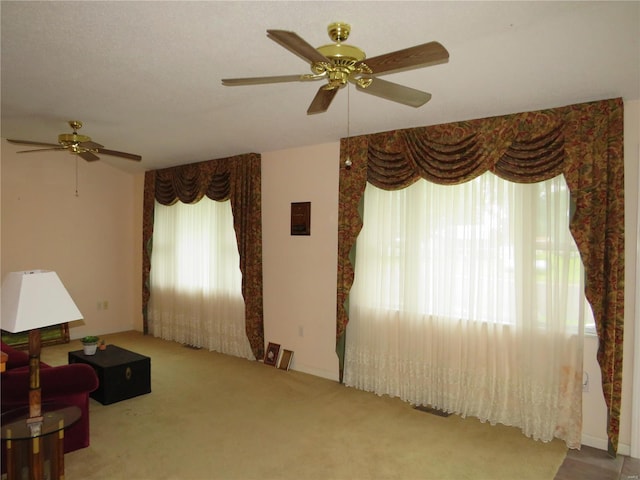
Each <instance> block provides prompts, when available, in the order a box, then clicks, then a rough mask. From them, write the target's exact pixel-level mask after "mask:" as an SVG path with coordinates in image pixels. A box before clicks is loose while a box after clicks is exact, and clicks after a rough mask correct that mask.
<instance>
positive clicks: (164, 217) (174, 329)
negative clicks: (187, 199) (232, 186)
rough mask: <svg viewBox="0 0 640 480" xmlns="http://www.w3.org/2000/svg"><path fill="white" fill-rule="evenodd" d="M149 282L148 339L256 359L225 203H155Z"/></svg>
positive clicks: (229, 215) (226, 204) (228, 203)
mask: <svg viewBox="0 0 640 480" xmlns="http://www.w3.org/2000/svg"><path fill="white" fill-rule="evenodd" d="M150 283H151V295H150V298H149V331H150V333H151V334H152V335H154V336H156V337H160V338H164V339H166V340H173V341H176V342H180V343H184V344H187V345H192V346H197V347H203V348H207V349H209V350H215V351H218V352H221V353H226V354H229V355H235V356H238V357H243V358H249V359H254V356H253V353H252V351H251V346H250V344H249V340H248V339H247V335H246V333H245V306H244V299H243V297H242V290H241V288H242V274H241V272H240V256H239V254H238V245H237V243H236V237H235V232H234V229H233V215H232V213H231V204H230V202H229V201H226V202H216V201H213V200H210V199H208V198H206V197H205V198H203V199H202V200H200V201H199V202H198V203H195V204H192V205H187V204H183V203H180V202H178V203H177V204H175V205H171V206H164V205H161V204H159V203H158V202H156V204H155V218H154V224H153V251H152V255H151V273H150Z"/></svg>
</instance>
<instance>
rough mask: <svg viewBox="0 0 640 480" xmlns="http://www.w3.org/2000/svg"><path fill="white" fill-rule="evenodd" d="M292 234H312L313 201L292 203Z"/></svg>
mask: <svg viewBox="0 0 640 480" xmlns="http://www.w3.org/2000/svg"><path fill="white" fill-rule="evenodd" d="M291 235H311V202H295V203H292V204H291Z"/></svg>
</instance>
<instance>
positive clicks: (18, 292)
mask: <svg viewBox="0 0 640 480" xmlns="http://www.w3.org/2000/svg"><path fill="white" fill-rule="evenodd" d="M82 318H83V317H82V314H81V313H80V310H78V307H76V304H75V303H74V302H73V300H72V299H71V296H70V295H69V292H67V290H66V288H64V285H63V284H62V281H60V278H59V277H58V275H57V274H56V273H55V272H52V271H48V270H29V271H24V272H11V273H9V274H8V275H7V276H6V277H5V279H4V281H3V282H2V319H1V320H0V323H1V324H2V329H3V330H6V331H8V332H11V333H18V332H25V331H27V330H28V331H29V419H28V420H27V422H29V423H30V424H32V425H33V428H32V432H33V434H35V435H37V434H38V432H37V429H38V427H39V426H41V425H42V401H41V392H40V328H42V327H48V326H51V325H60V324H62V323H65V322H71V321H73V320H80V319H82Z"/></svg>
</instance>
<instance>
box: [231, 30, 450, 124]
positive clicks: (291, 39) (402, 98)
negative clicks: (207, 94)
mask: <svg viewBox="0 0 640 480" xmlns="http://www.w3.org/2000/svg"><path fill="white" fill-rule="evenodd" d="M327 32H328V33H329V37H330V38H331V40H333V42H334V43H332V44H329V45H324V46H322V47H318V48H317V49H316V48H314V47H312V46H311V45H310V44H308V43H307V42H306V41H305V40H303V39H302V38H301V37H300V36H298V35H297V34H296V33H294V32H288V31H285V30H267V37H269V38H270V39H271V40H273V41H275V42H277V43H279V44H280V45H282V46H283V47H284V48H286V49H287V50H289V51H291V52H292V53H294V54H296V55H298V56H299V57H301V58H302V59H303V60H305V61H307V62H308V63H309V64H310V66H311V72H312V73H311V74H303V75H280V76H272V77H252V78H227V79H223V80H222V84H223V85H227V86H237V85H259V84H267V83H284V82H305V81H314V80H321V79H325V80H327V83H326V84H325V85H323V86H321V87H320V89H319V90H318V92H317V93H316V96H315V97H314V99H313V101H312V102H311V105H310V106H309V108H308V110H307V114H314V113H322V112H326V111H327V109H328V108H329V105H331V102H332V101H333V98H334V97H335V95H336V93H337V92H338V90H339V89H341V88H343V87H345V86H346V85H347V84H348V83H352V84H354V85H355V86H356V89H357V90H359V91H361V92H365V93H369V94H371V95H375V96H378V97H381V98H385V99H387V100H391V101H394V102H398V103H401V104H404V105H408V106H411V107H420V106H422V105H424V104H425V103H427V102H428V101H429V100H430V99H431V94H430V93H427V92H423V91H421V90H416V89H414V88H410V87H406V86H404V85H399V84H397V83H392V82H388V81H386V80H382V79H380V78H378V75H385V74H389V73H395V72H400V71H405V70H411V69H415V68H422V67H428V66H431V65H437V64H440V63H445V62H447V61H449V52H448V51H447V50H446V49H445V48H444V47H443V46H442V45H441V44H440V43H438V42H429V43H424V44H421V45H416V46H414V47H409V48H405V49H403V50H398V51H396V52H392V53H387V54H385V55H380V56H377V57H372V58H370V59H368V60H367V59H366V55H365V53H364V52H363V51H362V50H361V49H359V48H358V47H355V46H352V45H345V44H344V43H342V42H344V41H345V40H347V38H349V33H350V32H351V26H350V25H348V24H346V23H342V22H335V23H332V24H330V25H329V27H328V28H327Z"/></svg>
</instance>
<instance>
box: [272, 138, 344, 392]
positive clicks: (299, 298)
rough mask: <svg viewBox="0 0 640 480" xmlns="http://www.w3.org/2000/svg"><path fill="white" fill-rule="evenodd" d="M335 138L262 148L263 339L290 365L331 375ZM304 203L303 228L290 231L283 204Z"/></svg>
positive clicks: (334, 374)
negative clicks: (287, 355)
mask: <svg viewBox="0 0 640 480" xmlns="http://www.w3.org/2000/svg"><path fill="white" fill-rule="evenodd" d="M338 171H339V144H338V143H332V144H326V145H316V146H313V147H306V148H299V149H294V150H282V151H279V152H269V153H263V154H262V220H263V221H262V229H263V230H262V236H263V240H262V244H263V252H262V255H263V269H264V270H263V277H264V319H265V340H266V341H267V342H275V343H279V344H281V345H282V348H286V349H289V350H293V351H294V356H293V363H292V366H293V368H294V369H295V370H299V371H303V372H306V373H311V374H314V375H318V376H322V377H325V378H330V379H333V380H337V379H338V357H337V356H336V353H335V338H336V277H337V258H338V234H337V232H338ZM292 202H311V235H309V236H292V235H291V234H290V232H291V203H292Z"/></svg>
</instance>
